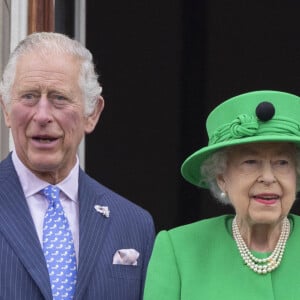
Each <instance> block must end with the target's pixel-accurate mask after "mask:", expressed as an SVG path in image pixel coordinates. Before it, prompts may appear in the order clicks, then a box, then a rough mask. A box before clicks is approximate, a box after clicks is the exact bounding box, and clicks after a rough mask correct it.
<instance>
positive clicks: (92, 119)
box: [85, 96, 104, 133]
mask: <svg viewBox="0 0 300 300" xmlns="http://www.w3.org/2000/svg"><path fill="white" fill-rule="evenodd" d="M103 109H104V99H103V97H101V96H99V99H98V101H97V104H96V107H95V109H94V111H93V112H92V113H91V114H90V115H88V116H87V117H86V123H85V133H91V132H92V131H93V130H94V129H95V127H96V125H97V123H98V121H99V118H100V115H101V113H102V111H103Z"/></svg>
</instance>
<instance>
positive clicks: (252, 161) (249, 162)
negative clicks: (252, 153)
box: [244, 159, 257, 165]
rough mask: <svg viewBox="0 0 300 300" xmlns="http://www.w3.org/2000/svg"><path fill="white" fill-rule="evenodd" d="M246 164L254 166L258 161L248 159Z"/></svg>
mask: <svg viewBox="0 0 300 300" xmlns="http://www.w3.org/2000/svg"><path fill="white" fill-rule="evenodd" d="M244 163H245V164H248V165H254V164H256V163H257V160H255V159H247V160H245V161H244Z"/></svg>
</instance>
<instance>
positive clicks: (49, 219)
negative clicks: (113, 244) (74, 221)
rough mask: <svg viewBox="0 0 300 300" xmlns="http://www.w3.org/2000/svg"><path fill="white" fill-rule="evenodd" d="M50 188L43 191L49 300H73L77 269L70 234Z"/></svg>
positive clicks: (56, 192)
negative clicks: (49, 288) (49, 289)
mask: <svg viewBox="0 0 300 300" xmlns="http://www.w3.org/2000/svg"><path fill="white" fill-rule="evenodd" d="M59 192H60V190H59V189H58V188H57V187H56V186H53V185H49V186H47V187H46V188H44V189H43V193H44V195H45V196H46V198H47V200H48V201H49V207H48V210H47V212H46V214H45V218H44V228H43V251H44V255H45V258H46V262H47V267H48V272H49V277H50V282H51V288H52V295H53V300H62V299H68V300H69V299H73V296H74V292H75V284H76V276H77V268H76V256H75V249H74V242H73V238H72V233H71V230H70V226H69V223H68V219H67V218H66V217H65V214H64V210H63V207H62V205H61V203H60V200H59Z"/></svg>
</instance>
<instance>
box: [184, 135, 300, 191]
mask: <svg viewBox="0 0 300 300" xmlns="http://www.w3.org/2000/svg"><path fill="white" fill-rule="evenodd" d="M259 142H286V143H294V144H296V145H297V146H299V147H300V137H297V136H286V135H285V136H274V135H269V136H251V137H244V138H242V139H234V140H231V141H225V142H221V143H218V144H215V145H211V146H206V147H203V148H201V149H200V150H198V151H196V152H195V153H193V154H192V155H190V156H189V157H188V158H187V159H186V160H185V161H184V162H183V164H182V166H181V174H182V176H183V177H184V178H185V179H186V180H187V181H188V182H190V183H192V184H194V185H196V186H199V187H203V188H208V186H207V185H206V184H205V181H204V180H203V179H204V178H202V175H201V171H200V169H201V166H202V164H203V162H204V161H205V160H206V159H207V158H208V157H209V156H210V155H212V154H213V153H214V152H216V151H217V150H220V149H223V148H227V147H230V146H235V145H241V144H249V143H259Z"/></svg>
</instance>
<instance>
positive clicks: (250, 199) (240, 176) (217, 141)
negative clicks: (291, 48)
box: [144, 91, 300, 300]
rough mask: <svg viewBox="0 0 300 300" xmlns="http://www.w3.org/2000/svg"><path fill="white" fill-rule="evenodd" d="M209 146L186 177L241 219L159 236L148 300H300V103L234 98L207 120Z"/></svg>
mask: <svg viewBox="0 0 300 300" xmlns="http://www.w3.org/2000/svg"><path fill="white" fill-rule="evenodd" d="M207 132H208V136H209V144H208V146H206V147H204V148H202V149H200V150H198V151H197V152H195V153H194V154H192V155H191V156H190V157H188V158H187V159H186V160H185V162H184V163H183V165H182V170H181V171H182V175H183V177H184V178H185V179H186V180H187V181H189V182H190V183H192V184H194V185H196V186H199V187H203V188H209V189H210V190H211V192H212V193H213V195H214V196H215V197H216V198H217V199H218V200H219V201H221V202H222V203H228V204H230V205H232V206H233V208H234V210H235V215H224V216H220V217H216V218H211V219H207V220H202V221H199V222H196V223H193V224H189V225H185V226H181V227H178V228H175V229H172V230H169V231H162V232H160V233H159V234H158V236H157V238H156V242H155V246H154V250H153V253H152V257H151V260H150V264H149V267H148V273H147V278H146V286H145V292H144V299H145V300H164V299H166V300H177V299H185V300H193V299H205V300H208V299H213V300H215V299H243V300H246V299H251V300H253V299H255V300H257V299H264V300H266V299H268V300H269V299H278V300H281V299H282V300H286V299H288V300H291V299H300V277H299V270H300V217H298V216H296V215H293V214H290V210H291V207H292V206H293V203H294V202H295V199H296V193H297V190H298V188H299V184H298V180H299V174H300V168H299V167H300V152H299V148H298V147H299V145H300V98H299V97H297V96H295V95H292V94H288V93H283V92H277V91H257V92H251V93H246V94H242V95H239V96H237V97H234V98H231V99H229V100H227V101H225V102H223V103H222V104H221V105H219V106H218V107H216V108H215V109H214V110H213V111H212V112H211V114H210V115H209V117H208V119H207Z"/></svg>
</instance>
